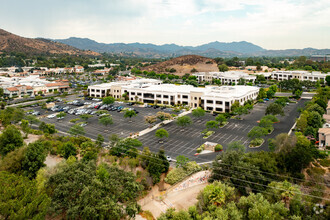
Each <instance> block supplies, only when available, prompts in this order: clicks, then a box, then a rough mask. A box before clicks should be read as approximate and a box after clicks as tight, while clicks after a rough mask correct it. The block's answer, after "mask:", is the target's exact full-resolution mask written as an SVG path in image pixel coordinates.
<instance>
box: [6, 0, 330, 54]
mask: <svg viewBox="0 0 330 220" xmlns="http://www.w3.org/2000/svg"><path fill="white" fill-rule="evenodd" d="M1 1H2V0H0V3H1ZM1 5H2V13H1V14H0V25H1V28H3V29H6V30H8V31H11V32H13V33H17V34H20V35H22V36H28V37H47V38H67V37H70V36H76V37H88V38H91V39H94V40H97V41H99V42H106V43H110V42H144V43H147V42H150V43H156V44H163V43H177V44H181V45H198V44H201V43H206V42H210V41H216V40H218V41H227V42H231V41H240V40H246V41H250V42H253V43H256V44H258V45H261V46H263V47H265V48H303V47H318V48H325V47H328V48H329V47H330V42H329V40H328V39H329V38H330V23H329V20H330V1H328V0H319V1H309V0H264V1H260V0H231V1H228V0H203V1H200V0H148V1H146V0H70V1H67V0H57V1H50V0H30V1H19V0H12V1H6V2H5V3H2V4H1Z"/></svg>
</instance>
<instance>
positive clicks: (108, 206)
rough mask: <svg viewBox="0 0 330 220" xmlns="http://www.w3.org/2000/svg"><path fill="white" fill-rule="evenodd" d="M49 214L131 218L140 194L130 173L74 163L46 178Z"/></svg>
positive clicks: (136, 207) (83, 217)
mask: <svg viewBox="0 0 330 220" xmlns="http://www.w3.org/2000/svg"><path fill="white" fill-rule="evenodd" d="M46 187H47V189H49V190H48V191H49V194H50V196H51V197H52V203H51V207H52V210H53V212H56V213H60V214H63V215H65V218H68V219H95V218H99V219H125V218H134V216H135V213H137V212H138V211H139V206H138V205H137V203H136V199H137V197H138V196H139V195H140V192H141V191H142V189H143V188H142V186H141V184H140V183H137V182H136V177H135V176H134V175H133V174H132V173H131V172H125V171H124V170H122V169H119V168H117V167H115V166H111V167H110V166H108V165H106V164H101V165H99V166H98V167H97V166H96V164H95V162H94V161H90V162H87V163H86V162H82V161H77V162H75V163H73V164H71V165H66V166H64V167H63V168H62V169H60V170H59V171H58V172H56V173H55V174H53V175H52V176H50V178H49V180H48V181H47V183H46Z"/></svg>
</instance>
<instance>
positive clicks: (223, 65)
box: [218, 64, 229, 72]
mask: <svg viewBox="0 0 330 220" xmlns="http://www.w3.org/2000/svg"><path fill="white" fill-rule="evenodd" d="M218 69H219V71H220V72H226V71H228V70H229V68H228V66H227V65H226V64H221V65H219V66H218Z"/></svg>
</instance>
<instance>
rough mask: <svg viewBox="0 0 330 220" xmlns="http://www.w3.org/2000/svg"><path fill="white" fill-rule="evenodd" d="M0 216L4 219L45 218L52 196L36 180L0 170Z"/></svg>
mask: <svg viewBox="0 0 330 220" xmlns="http://www.w3.org/2000/svg"><path fill="white" fill-rule="evenodd" d="M0 185H1V186H2V187H0V195H1V196H0V216H1V217H2V218H3V219H45V216H46V214H47V211H48V208H49V205H50V198H49V197H48V196H47V195H46V194H45V193H44V192H40V191H38V189H37V187H36V184H35V181H31V180H29V179H28V178H26V177H23V176H18V175H15V174H10V173H7V172H0Z"/></svg>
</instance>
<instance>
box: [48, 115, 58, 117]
mask: <svg viewBox="0 0 330 220" xmlns="http://www.w3.org/2000/svg"><path fill="white" fill-rule="evenodd" d="M55 117H56V115H48V116H47V118H55Z"/></svg>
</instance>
